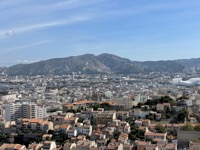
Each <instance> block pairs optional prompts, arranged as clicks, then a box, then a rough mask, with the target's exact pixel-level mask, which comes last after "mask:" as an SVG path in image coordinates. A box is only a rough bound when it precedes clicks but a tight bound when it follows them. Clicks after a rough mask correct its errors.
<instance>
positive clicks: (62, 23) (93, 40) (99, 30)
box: [0, 0, 200, 66]
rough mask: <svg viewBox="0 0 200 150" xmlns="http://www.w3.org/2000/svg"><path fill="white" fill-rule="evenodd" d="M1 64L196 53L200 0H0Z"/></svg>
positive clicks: (195, 55)
mask: <svg viewBox="0 0 200 150" xmlns="http://www.w3.org/2000/svg"><path fill="white" fill-rule="evenodd" d="M0 9H1V13H0V22H1V24H0V56H1V59H0V66H11V65H14V64H19V63H31V62H35V61H40V60H47V59H51V58H63V57H69V56H78V55H83V54H94V55H99V54H102V53H110V54H114V55H117V56H120V57H123V58H128V59H130V60H132V61H157V60H175V59H190V58H199V57H200V51H199V49H200V46H199V40H200V29H199V28H198V27H199V25H200V21H199V20H198V18H199V17H200V1H198V0H192V1H187V0H177V1H173V0H168V1H148V0H141V1H133V0H127V1H126V2H124V1H122V0H115V1H113V0H85V1H83V0H60V1H53V0H43V1H34V0H18V1H16V0H1V1H0Z"/></svg>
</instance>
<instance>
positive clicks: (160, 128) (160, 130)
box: [155, 124, 166, 133]
mask: <svg viewBox="0 0 200 150" xmlns="http://www.w3.org/2000/svg"><path fill="white" fill-rule="evenodd" d="M155 129H156V130H157V132H159V133H165V132H166V128H165V127H164V126H163V125H162V124H157V125H156V127H155Z"/></svg>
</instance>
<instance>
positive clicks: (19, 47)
mask: <svg viewBox="0 0 200 150" xmlns="http://www.w3.org/2000/svg"><path fill="white" fill-rule="evenodd" d="M51 42H52V41H41V42H37V43H32V44H27V45H22V46H17V47H13V48H6V49H0V52H7V51H14V50H18V49H23V48H28V47H33V46H38V45H43V44H47V43H51Z"/></svg>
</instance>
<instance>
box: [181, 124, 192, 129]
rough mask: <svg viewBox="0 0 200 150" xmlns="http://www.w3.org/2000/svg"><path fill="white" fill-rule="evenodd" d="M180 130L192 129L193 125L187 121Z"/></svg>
mask: <svg viewBox="0 0 200 150" xmlns="http://www.w3.org/2000/svg"><path fill="white" fill-rule="evenodd" d="M181 130H183V131H193V126H192V125H191V124H189V123H186V124H185V125H184V126H183V127H182V128H181Z"/></svg>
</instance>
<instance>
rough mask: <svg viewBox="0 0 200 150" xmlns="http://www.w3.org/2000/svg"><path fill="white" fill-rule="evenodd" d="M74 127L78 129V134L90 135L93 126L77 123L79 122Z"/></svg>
mask: <svg viewBox="0 0 200 150" xmlns="http://www.w3.org/2000/svg"><path fill="white" fill-rule="evenodd" d="M74 129H75V130H77V131H78V134H81V135H88V136H90V135H91V134H92V126H91V125H87V124H83V123H77V124H75V126H74Z"/></svg>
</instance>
